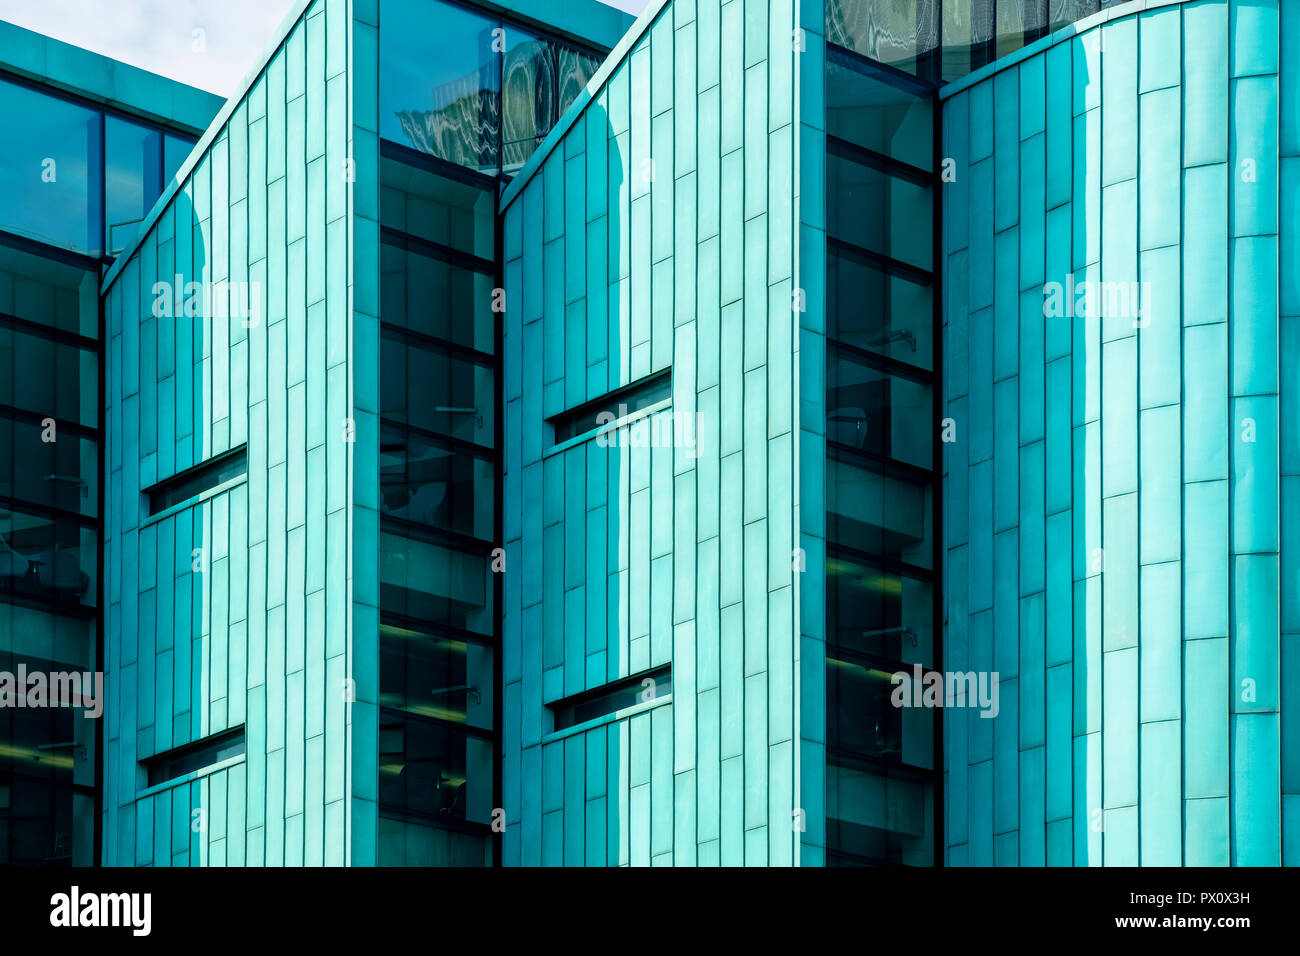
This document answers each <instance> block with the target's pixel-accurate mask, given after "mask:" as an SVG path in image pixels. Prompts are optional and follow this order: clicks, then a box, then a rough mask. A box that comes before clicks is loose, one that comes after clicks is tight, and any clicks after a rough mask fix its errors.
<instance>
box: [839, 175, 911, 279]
mask: <svg viewBox="0 0 1300 956" xmlns="http://www.w3.org/2000/svg"><path fill="white" fill-rule="evenodd" d="M826 195H827V209H826V212H827V234H828V235H829V236H830V237H832V238H834V239H838V240H840V241H841V242H846V243H849V244H850V245H853V246H856V247H858V248H860V249H865V250H867V251H868V252H872V253H876V254H878V255H882V256H887V257H888V258H890V259H894V260H897V261H899V262H902V263H905V264H906V265H909V266H914V267H916V268H918V269H929V268H930V262H931V256H932V249H931V243H930V231H929V230H928V229H922V230H918V229H916V228H915V226H916V223H917V222H925V223H928V222H929V221H930V218H931V206H930V202H931V197H930V190H929V188H928V187H926V186H920V185H917V184H916V183H914V182H911V181H909V180H907V179H902V178H900V177H897V176H891V175H889V174H888V173H885V172H882V171H880V170H877V169H873V168H871V167H869V166H865V165H862V164H861V163H859V162H856V161H855V160H853V159H850V158H848V157H847V156H838V155H835V154H834V153H830V154H828V155H827V157H826ZM864 209H871V210H873V211H874V214H873V215H870V216H867V215H862V214H861V210H864Z"/></svg>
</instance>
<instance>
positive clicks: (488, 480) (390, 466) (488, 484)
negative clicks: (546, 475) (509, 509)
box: [379, 424, 494, 540]
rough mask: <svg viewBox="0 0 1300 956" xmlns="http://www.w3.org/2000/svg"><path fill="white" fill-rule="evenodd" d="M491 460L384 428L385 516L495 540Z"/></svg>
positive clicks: (381, 457) (407, 431) (435, 439)
mask: <svg viewBox="0 0 1300 956" xmlns="http://www.w3.org/2000/svg"><path fill="white" fill-rule="evenodd" d="M492 474H493V465H492V460H491V458H490V457H488V456H486V455H484V454H482V453H478V454H469V453H466V451H465V450H464V449H459V448H456V447H454V446H451V445H450V444H449V443H448V442H447V441H445V440H444V439H441V438H439V437H437V436H434V435H427V434H423V433H420V432H417V431H414V430H412V429H408V428H401V427H399V426H397V425H390V424H385V425H384V426H383V427H382V429H381V435H380V443H379V492H380V511H381V513H382V514H385V515H389V516H391V517H393V518H399V519H401V520H402V521H410V522H415V523H417V524H421V525H425V526H427V527H430V528H439V529H442V530H444V531H454V532H457V533H459V534H465V535H469V536H471V537H475V538H480V539H483V540H490V539H491V537H492V533H493V526H494V517H493V512H492V507H493V503H492Z"/></svg>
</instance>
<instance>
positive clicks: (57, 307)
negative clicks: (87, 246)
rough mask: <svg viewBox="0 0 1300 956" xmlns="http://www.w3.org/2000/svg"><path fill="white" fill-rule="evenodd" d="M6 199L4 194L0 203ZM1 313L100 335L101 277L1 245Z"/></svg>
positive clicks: (75, 331)
mask: <svg viewBox="0 0 1300 956" xmlns="http://www.w3.org/2000/svg"><path fill="white" fill-rule="evenodd" d="M3 162H4V158H3V156H0V163H3ZM3 202H4V199H3V198H0V204H3ZM3 228H4V226H3V225H2V224H0V229H3ZM0 313H3V314H5V315H11V316H14V317H15V318H19V319H25V320H26V321H28V322H37V323H40V324H41V325H48V326H49V327H50V328H54V329H59V330H60V331H63V332H73V333H75V334H77V335H81V336H85V337H86V338H91V339H94V338H98V336H99V277H98V276H97V275H95V274H94V272H89V271H87V270H85V269H81V268H78V267H77V266H73V265H68V264H66V263H63V262H56V261H55V260H53V259H46V258H44V257H43V256H35V255H32V254H30V253H27V252H20V251H19V250H17V249H13V248H10V247H8V246H3V245H0Z"/></svg>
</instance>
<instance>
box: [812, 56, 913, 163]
mask: <svg viewBox="0 0 1300 956" xmlns="http://www.w3.org/2000/svg"><path fill="white" fill-rule="evenodd" d="M932 116H933V106H932V104H931V101H930V100H929V99H928V98H927V97H923V96H918V95H916V94H915V93H912V92H909V91H906V90H902V89H899V88H898V87H896V86H891V85H890V84H888V83H883V82H881V81H879V80H875V79H872V78H871V77H869V76H866V75H864V74H863V73H862V72H861V71H860V69H855V68H854V66H852V65H850V64H849V63H848V62H842V61H840V60H838V59H836V57H835V54H834V51H832V52H831V53H830V54H829V56H828V59H827V62H826V132H827V134H828V135H830V136H836V137H838V138H840V139H842V140H845V141H847V142H850V143H852V144H853V145H855V146H861V147H862V148H863V149H869V150H872V151H873V152H877V153H880V154H882V155H884V156H889V157H891V158H893V159H896V160H898V161H899V162H903V163H908V164H909V165H912V166H915V167H917V168H918V169H932V168H933V167H934V154H933V149H932V148H931V143H932V141H933V139H934V129H933V125H932Z"/></svg>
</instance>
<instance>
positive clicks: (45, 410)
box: [0, 325, 99, 428]
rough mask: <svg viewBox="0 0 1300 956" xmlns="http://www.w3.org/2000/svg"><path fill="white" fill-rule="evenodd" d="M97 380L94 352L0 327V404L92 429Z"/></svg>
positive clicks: (95, 417) (96, 414) (96, 409)
mask: <svg viewBox="0 0 1300 956" xmlns="http://www.w3.org/2000/svg"><path fill="white" fill-rule="evenodd" d="M98 382H99V363H98V360H97V358H96V356H95V353H94V352H92V351H89V350H87V349H84V348H81V347H80V346H79V345H72V344H63V343H60V342H57V341H55V340H52V339H50V338H46V337H45V336H44V335H33V334H30V333H28V332H24V331H22V330H21V328H12V329H11V328H6V327H4V326H2V325H0V405H12V406H13V407H15V408H20V409H23V410H24V411H28V412H34V413H38V414H40V415H41V416H46V415H48V416H51V417H53V418H56V419H59V420H61V421H68V422H74V423H76V424H78V425H85V426H87V427H89V428H94V427H95V426H96V425H97V424H98V423H99V391H98Z"/></svg>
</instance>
